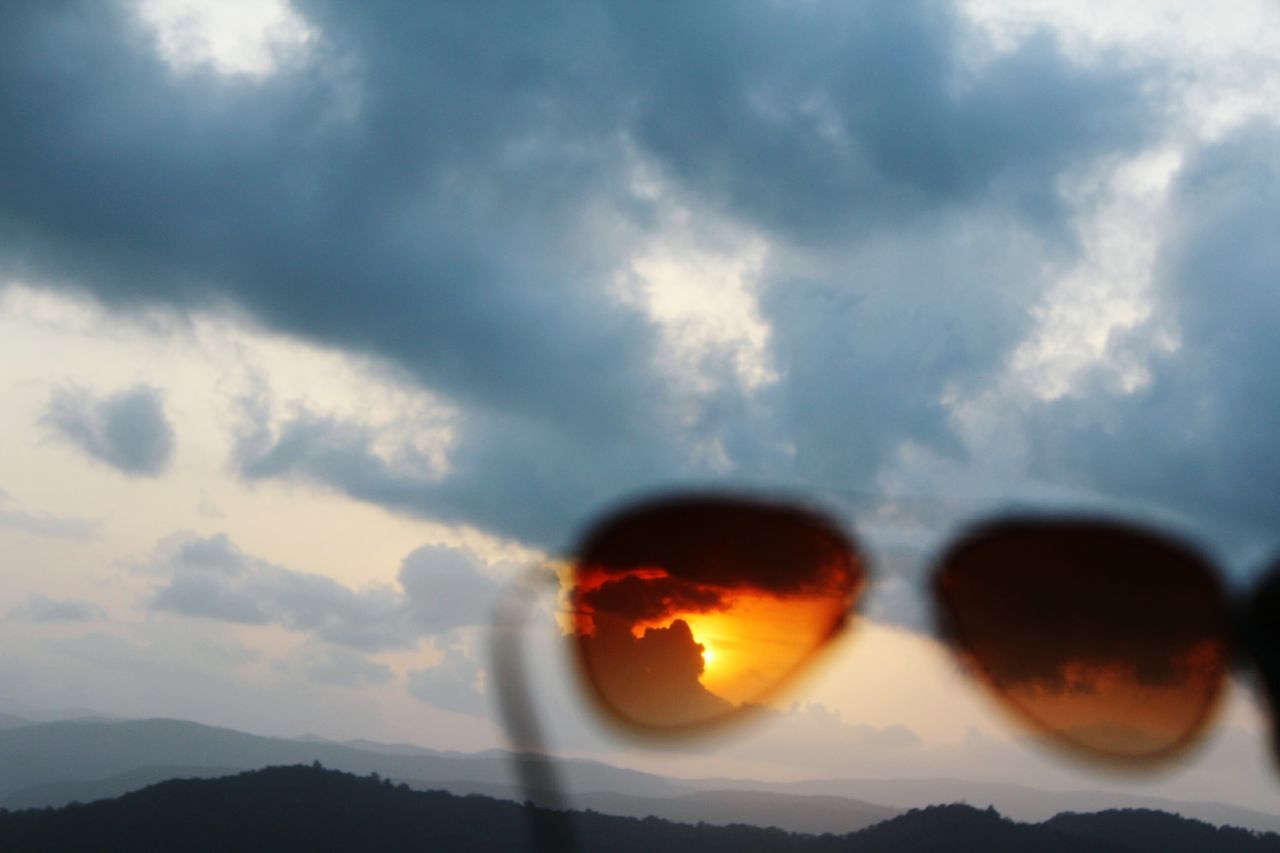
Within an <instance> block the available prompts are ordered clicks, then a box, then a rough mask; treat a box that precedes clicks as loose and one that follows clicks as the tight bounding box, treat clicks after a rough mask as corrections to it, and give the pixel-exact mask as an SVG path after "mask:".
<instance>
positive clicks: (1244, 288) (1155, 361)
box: [1030, 125, 1280, 559]
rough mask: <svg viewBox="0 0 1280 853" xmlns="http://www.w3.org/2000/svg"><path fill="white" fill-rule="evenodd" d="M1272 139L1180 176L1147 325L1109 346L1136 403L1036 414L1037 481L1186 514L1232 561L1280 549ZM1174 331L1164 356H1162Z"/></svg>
mask: <svg viewBox="0 0 1280 853" xmlns="http://www.w3.org/2000/svg"><path fill="white" fill-rule="evenodd" d="M1277 152H1280V129H1277V128H1275V127H1271V126H1260V125H1255V126H1250V127H1245V128H1242V129H1240V130H1239V131H1237V132H1235V133H1233V134H1231V135H1229V136H1227V137H1226V138H1224V139H1221V140H1219V141H1217V142H1215V143H1213V144H1211V145H1208V146H1206V147H1205V148H1203V149H1202V150H1200V151H1199V152H1198V153H1196V154H1195V156H1193V157H1191V158H1190V159H1189V161H1188V162H1187V164H1186V165H1185V167H1184V168H1183V170H1182V171H1181V173H1180V174H1179V176H1178V178H1177V181H1176V184H1175V187H1174V191H1173V196H1172V210H1171V212H1170V217H1171V220H1172V222H1173V227H1171V228H1170V229H1169V231H1168V233H1167V235H1166V238H1165V240H1164V244H1163V246H1162V249H1161V256H1160V262H1159V266H1158V276H1157V280H1156V289H1155V294H1156V300H1157V301H1156V309H1155V311H1154V312H1153V315H1152V317H1151V319H1150V320H1149V321H1148V322H1147V323H1146V324H1144V325H1143V326H1141V327H1139V328H1138V329H1136V330H1134V331H1133V332H1131V333H1130V334H1128V335H1126V336H1122V337H1118V338H1117V339H1116V340H1115V341H1113V351H1114V352H1115V353H1116V354H1117V355H1118V356H1119V355H1123V356H1126V357H1128V358H1130V359H1133V360H1135V361H1137V363H1140V364H1145V365H1146V366H1147V368H1148V371H1149V374H1150V379H1149V382H1147V383H1146V384H1145V385H1144V386H1142V387H1140V388H1138V389H1136V390H1135V391H1133V392H1125V391H1124V390H1123V389H1118V388H1116V387H1115V386H1114V384H1113V383H1108V382H1107V381H1106V380H1105V378H1103V377H1101V376H1100V377H1097V378H1095V379H1094V380H1093V381H1092V383H1091V384H1089V385H1087V386H1086V387H1085V388H1084V389H1083V390H1082V391H1080V392H1078V393H1076V394H1073V395H1070V396H1068V397H1067V398H1064V399H1062V400H1060V401H1058V402H1056V403H1055V404H1053V405H1051V406H1047V407H1045V408H1044V409H1043V410H1042V411H1040V412H1038V413H1036V419H1035V420H1034V421H1033V423H1032V425H1031V427H1030V428H1031V429H1032V430H1033V434H1034V435H1035V436H1036V437H1037V442H1036V445H1035V449H1036V456H1037V459H1036V464H1037V465H1038V466H1039V468H1040V470H1041V471H1042V472H1046V473H1049V474H1051V475H1052V476H1054V477H1058V478H1061V479H1063V480H1066V481H1072V480H1074V481H1076V482H1083V483H1087V484H1089V485H1093V486H1095V487H1098V488H1101V489H1104V490H1106V491H1108V492H1110V493H1113V494H1117V495H1123V496H1128V497H1131V498H1136V499H1140V500H1144V501H1147V502H1149V503H1153V504H1156V505H1160V506H1166V507H1169V508H1171V509H1174V510H1177V511H1180V512H1181V513H1184V514H1185V515H1186V516H1187V517H1189V518H1191V519H1195V520H1196V521H1197V522H1200V523H1201V527H1202V530H1205V532H1207V533H1208V534H1209V535H1210V536H1212V537H1213V538H1214V539H1215V542H1216V543H1217V544H1221V545H1223V546H1224V547H1225V548H1226V550H1227V551H1229V552H1232V553H1234V554H1235V555H1236V556H1245V557H1249V558H1252V559H1259V558H1261V557H1262V556H1264V555H1266V554H1267V551H1268V550H1270V554H1271V555H1274V553H1275V552H1274V549H1276V548H1277V547H1280V534H1277V532H1276V531H1277V529H1278V528H1277V522H1278V521H1280V489H1278V488H1277V483H1280V432H1277V431H1276V429H1275V426H1274V425H1275V424H1276V423H1277V422H1280V383H1277V382H1276V381H1275V378H1274V365H1275V364H1277V363H1280V335H1277V334H1276V333H1275V330H1276V329H1277V328H1280V290H1278V289H1277V287H1276V279H1277V275H1278V274H1280V244H1278V243H1277V241H1276V240H1275V238H1274V233H1273V232H1274V228H1273V227H1272V226H1273V224H1274V223H1275V222H1277V221H1280V154H1278V153H1277ZM1165 329H1173V330H1176V335H1177V338H1178V345H1177V347H1176V349H1174V350H1173V351H1165V350H1163V349H1162V348H1161V347H1160V346H1159V335H1160V334H1161V332H1162V331H1163V330H1165Z"/></svg>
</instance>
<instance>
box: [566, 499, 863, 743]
mask: <svg viewBox="0 0 1280 853" xmlns="http://www.w3.org/2000/svg"><path fill="white" fill-rule="evenodd" d="M862 583H863V571H862V566H861V563H860V561H859V559H858V557H857V554H856V552H855V551H854V549H853V547H852V545H851V543H850V542H849V541H848V540H847V539H846V538H845V537H844V536H842V535H841V534H840V532H839V531H838V530H836V529H835V528H834V527H833V526H831V525H830V524H828V523H826V522H825V521H823V520H822V519H821V518H819V517H817V516H815V515H813V514H811V513H809V512H805V511H803V510H798V509H795V508H793V507H790V506H784V505H779V504H773V503H765V502H760V501H750V500H744V499H741V498H734V497H720V496H709V497H690V498H680V499H671V500H664V501H657V502H653V503H647V504H643V505H640V506H637V507H633V508H631V509H628V510H625V511H623V512H622V513H619V514H617V515H615V516H613V517H611V518H609V519H607V520H606V521H605V522H604V523H603V524H601V525H600V526H599V527H597V528H596V529H595V530H594V531H593V532H592V533H591V534H590V535H589V536H588V537H587V539H586V541H585V542H584V543H583V545H582V547H581V549H580V550H579V551H578V555H577V558H576V560H575V564H574V567H573V575H572V589H571V590H570V593H569V598H570V602H571V607H572V620H571V621H572V632H573V637H574V640H575V643H576V646H577V648H578V651H579V658H580V660H581V663H582V668H583V671H584V673H585V675H586V681H587V684H588V685H589V687H590V688H591V690H592V691H593V692H594V693H595V695H596V696H597V697H598V698H599V700H600V702H601V703H602V705H603V706H604V708H605V709H606V710H607V711H608V712H610V714H611V715H612V716H613V717H615V718H616V719H618V720H620V721H622V722H624V723H627V724H629V725H630V726H632V727H638V728H640V729H645V730H651V731H652V730H666V731H671V730H677V729H681V728H688V727H690V726H697V725H701V724H704V723H708V722H711V721H713V720H717V719H719V718H722V717H725V716H726V715H728V714H730V713H732V712H733V711H735V710H736V709H738V708H741V707H742V706H743V705H746V704H751V703H759V702H761V701H762V700H763V699H765V698H766V697H767V696H768V695H769V694H771V693H773V692H774V691H776V690H777V689H778V688H779V687H781V686H782V685H783V684H784V683H785V682H786V681H787V680H788V679H789V678H790V677H791V676H792V675H793V674H794V673H795V672H796V670H797V669H798V668H800V667H801V666H802V665H803V664H804V663H805V662H806V661H807V660H809V659H810V657H811V656H812V655H813V653H814V652H815V651H816V650H817V649H818V648H820V647H821V646H822V645H823V644H824V643H826V642H827V640H829V639H830V638H831V637H832V636H833V635H834V634H835V633H836V631H837V630H838V629H839V628H840V627H841V626H842V625H843V624H844V620H845V618H846V616H847V614H848V613H849V611H850V609H851V608H852V606H853V604H854V602H855V601H856V599H857V596H858V593H859V592H860V590H861V587H862Z"/></svg>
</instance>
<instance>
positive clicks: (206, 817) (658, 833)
mask: <svg viewBox="0 0 1280 853" xmlns="http://www.w3.org/2000/svg"><path fill="white" fill-rule="evenodd" d="M527 817H528V815H527V812H526V807H523V806H520V805H518V804H516V803H512V802H507V801H502V800H496V799H492V798H488V797H480V796H474V795H473V796H468V797H459V796H456V795H453V794H448V793H445V792H439V791H426V792H424V791H414V790H412V789H410V788H409V787H408V786H407V785H404V784H400V785H394V784H393V783H392V782H391V781H390V780H384V779H380V778H378V777H377V776H376V775H375V774H370V775H368V776H364V777H358V776H355V775H353V774H349V773H342V772H339V771H333V770H325V769H323V768H322V767H320V766H319V765H318V764H316V765H313V766H292V767H271V768H267V769H263V770H255V771H250V772H247V773H242V774H239V775H235V776H228V777H223V778H219V779H187V780H172V781H168V782H163V783H160V784H158V785H153V786H151V787H148V788H146V789H144V790H142V791H136V792H134V793H131V794H126V795H124V796H122V797H120V798H118V799H114V800H103V801H100V802H96V803H91V804H89V805H79V804H76V805H70V806H64V807H62V808H60V809H40V810H27V811H17V812H5V813H0V849H4V850H15V851H75V850H90V849H92V850H99V851H130V852H131V853H145V851H153V850H155V851H161V850H163V851H205V850H208V851H215V850H216V851H224V850H264V851H265V850H274V851H293V850H298V851H301V850H307V851H344V850H359V851H365V850H378V851H383V852H384V853H395V851H409V850H412V851H415V853H416V851H421V850H438V851H481V850H483V851H491V850H518V849H521V848H522V847H524V845H525V841H526V839H527V836H526V831H527ZM569 817H570V820H571V822H572V823H571V825H572V828H573V832H574V834H575V835H576V836H577V837H578V839H579V841H580V843H581V845H582V847H583V849H585V850H605V849H607V850H610V851H611V853H629V851H642V850H643V851H650V850H663V851H664V853H680V851H697V853H718V851H735V853H736V851H766V853H768V851H788V853H827V851H832V852H833V853H834V851H858V852H859V853H879V851H890V850H892V851H901V850H912V851H918V853H930V851H978V850H981V851H989V852H991V851H993V852H994V853H999V851H1007V850H1010V851H1011V850H1032V849H1034V850H1036V851H1037V853H1059V851H1061V853H1067V851H1071V852H1072V853H1074V851H1078V850H1081V849H1089V850H1094V851H1103V853H1142V852H1143V851H1162V853H1190V851H1215V853H1246V851H1248V853H1253V851H1280V835H1275V834H1265V835H1262V834H1255V833H1252V832H1249V831H1246V830H1242V829H1231V828H1218V827H1213V826H1211V825H1209V824H1207V823H1203V822H1200V821H1194V820H1189V819H1187V818H1182V817H1177V816H1175V815H1169V814H1165V813H1161V812H1154V811H1135V810H1113V811H1107V812H1103V813H1100V814H1093V815H1079V814H1064V815H1059V816H1057V817H1054V818H1052V819H1050V820H1048V821H1045V822H1043V823H1039V824H1026V823H1016V822H1014V821H1011V820H1009V819H1007V818H1004V817H1001V816H1000V815H999V814H998V813H996V812H995V810H993V809H987V810H980V809H976V808H973V807H972V806H964V805H951V806H932V807H929V808H926V809H921V810H912V811H909V812H907V813H905V814H901V815H898V816H896V817H892V818H889V819H887V820H884V821H882V822H879V823H877V824H875V825H874V826H871V827H869V828H867V829H863V830H861V831H859V832H856V833H851V834H845V835H820V836H815V835H803V834H796V833H789V832H785V831H783V830H780V829H765V828H760V827H752V826H744V825H741V824H736V825H732V826H727V827H718V826H710V825H707V824H701V825H696V826H695V825H689V824H680V823H674V822H671V821H666V820H660V819H658V818H652V817H650V818H644V819H638V818H626V817H615V816H609V815H602V814H598V813H593V812H575V813H573V814H571V815H570V816H569Z"/></svg>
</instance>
